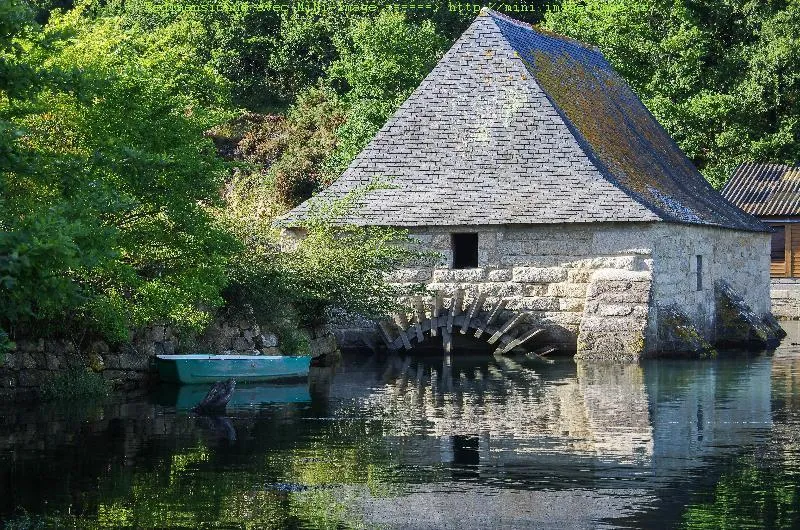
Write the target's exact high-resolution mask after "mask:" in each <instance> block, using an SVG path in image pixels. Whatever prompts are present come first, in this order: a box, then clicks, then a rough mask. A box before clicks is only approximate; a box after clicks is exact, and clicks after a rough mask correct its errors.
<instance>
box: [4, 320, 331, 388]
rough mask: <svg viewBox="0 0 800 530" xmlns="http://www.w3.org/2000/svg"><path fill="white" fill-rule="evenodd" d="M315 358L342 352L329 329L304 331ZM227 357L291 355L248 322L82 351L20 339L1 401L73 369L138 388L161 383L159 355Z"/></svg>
mask: <svg viewBox="0 0 800 530" xmlns="http://www.w3.org/2000/svg"><path fill="white" fill-rule="evenodd" d="M299 333H301V334H302V335H303V336H304V338H305V340H306V341H307V342H308V345H309V351H310V352H311V353H312V355H322V354H330V353H333V352H336V351H338V347H337V344H336V339H335V338H334V336H333V334H332V333H331V332H330V331H329V330H328V329H327V328H325V327H320V328H316V329H310V330H301V331H300V332H299ZM196 352H203V353H207V352H208V353H217V354H227V355H284V354H286V355H291V354H292V353H294V352H284V351H283V350H282V349H281V345H280V342H279V339H278V337H277V336H276V335H275V334H274V333H271V332H269V331H267V330H264V329H261V328H260V327H259V326H258V325H257V324H254V323H252V322H249V321H247V320H235V321H232V320H224V319H218V320H216V321H215V322H213V323H212V324H211V325H210V326H209V328H208V329H207V330H206V332H205V333H204V334H202V335H201V336H199V337H193V338H191V339H190V338H188V337H181V336H180V335H179V333H178V331H177V330H175V329H174V328H171V327H170V326H161V325H155V326H150V327H147V328H145V329H141V330H139V331H137V332H133V333H131V335H130V341H129V342H128V343H125V344H121V345H116V346H115V345H109V344H108V343H106V342H104V341H94V342H91V343H90V344H88V345H86V346H84V347H81V346H79V345H78V344H77V343H76V342H75V341H71V340H64V339H60V340H45V339H38V340H17V341H16V348H15V349H14V350H13V351H11V352H10V353H8V354H6V356H5V360H4V362H3V363H2V364H0V399H3V398H6V399H9V398H14V397H29V396H33V395H35V394H36V392H37V389H38V388H39V387H40V386H41V385H42V384H43V383H44V382H45V381H46V380H47V379H48V378H52V377H54V376H56V375H58V374H59V373H63V372H65V371H67V370H91V371H93V372H96V373H100V374H102V376H103V377H104V378H105V379H106V380H108V381H111V382H112V383H113V384H114V386H115V387H116V388H135V387H139V386H144V385H147V384H150V383H153V382H155V381H157V374H156V372H155V365H154V362H155V356H156V355H172V354H181V353H196Z"/></svg>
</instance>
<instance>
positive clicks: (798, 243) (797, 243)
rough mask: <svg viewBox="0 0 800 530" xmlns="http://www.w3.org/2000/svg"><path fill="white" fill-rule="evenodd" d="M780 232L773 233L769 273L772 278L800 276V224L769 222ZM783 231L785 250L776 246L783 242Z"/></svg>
mask: <svg viewBox="0 0 800 530" xmlns="http://www.w3.org/2000/svg"><path fill="white" fill-rule="evenodd" d="M769 225H770V226H771V227H773V228H776V229H778V232H777V233H775V234H773V235H772V248H771V256H770V257H771V261H770V267H769V275H770V277H771V278H795V277H800V224H796V223H769ZM781 231H782V232H783V238H782V239H783V252H782V253H781V252H780V249H779V248H776V246H777V245H778V244H780V242H781V236H780V232H781Z"/></svg>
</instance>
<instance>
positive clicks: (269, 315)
mask: <svg viewBox="0 0 800 530" xmlns="http://www.w3.org/2000/svg"><path fill="white" fill-rule="evenodd" d="M379 186H382V184H380V183H373V184H371V185H369V186H366V187H364V188H363V189H359V190H356V191H354V192H351V193H350V194H348V195H347V196H345V197H344V198H343V199H339V200H335V201H325V200H321V199H318V200H316V201H315V202H314V205H313V206H312V210H311V215H310V216H309V218H308V219H307V220H306V221H305V222H304V223H303V224H302V225H301V226H299V227H296V228H294V231H293V232H294V233H297V232H298V231H299V232H300V237H298V238H297V239H296V240H295V241H294V242H293V243H287V242H286V241H283V242H281V241H279V238H278V234H276V233H275V231H274V230H272V229H271V228H270V227H269V226H268V225H262V227H261V228H260V229H258V228H256V227H255V226H253V225H248V226H240V227H239V230H240V232H245V231H247V233H248V235H247V236H246V239H247V241H248V251H247V252H246V253H244V254H242V255H240V256H238V257H237V259H235V260H234V261H233V262H232V267H231V279H232V282H231V285H230V286H229V288H228V289H227V290H226V299H227V300H228V301H229V304H230V305H231V306H233V307H242V306H246V307H250V308H252V309H253V311H254V312H255V313H256V315H257V317H258V319H259V320H260V321H261V322H262V323H267V324H270V325H271V327H272V328H273V329H278V331H279V333H280V331H281V329H284V330H286V329H295V328H297V327H298V325H299V326H300V327H313V326H318V325H320V324H321V323H323V322H324V320H325V316H326V312H327V310H328V309H329V308H330V307H337V308H341V309H344V310H346V311H350V312H353V313H358V314H362V315H365V316H380V315H385V314H387V313H389V312H390V311H391V310H392V309H394V308H395V304H396V303H397V297H398V296H401V295H404V294H409V292H407V291H406V290H404V289H401V288H399V287H397V286H393V285H390V284H388V283H387V282H386V281H385V279H384V276H385V274H386V273H388V272H390V271H391V270H393V269H396V268H398V267H400V266H403V265H405V264H406V263H408V262H409V261H412V260H420V259H425V258H426V255H425V254H423V253H421V252H419V251H417V250H415V249H414V248H413V245H412V244H411V243H412V240H411V239H409V236H408V234H407V232H406V231H404V230H398V229H394V228H387V227H360V226H355V225H351V224H347V223H346V222H344V221H346V218H347V214H348V212H349V211H351V209H352V208H353V206H354V204H356V203H357V202H358V200H359V198H361V197H363V196H364V194H366V193H369V192H371V191H373V190H375V189H376V188H377V187H379ZM281 247H282V248H281ZM275 300H281V301H283V302H284V304H281V305H280V306H278V307H276V304H275V303H274V302H275ZM296 339H297V337H295V338H292V337H291V336H286V337H284V340H290V341H294V340H296ZM296 347H298V348H302V344H298V345H297V346H296Z"/></svg>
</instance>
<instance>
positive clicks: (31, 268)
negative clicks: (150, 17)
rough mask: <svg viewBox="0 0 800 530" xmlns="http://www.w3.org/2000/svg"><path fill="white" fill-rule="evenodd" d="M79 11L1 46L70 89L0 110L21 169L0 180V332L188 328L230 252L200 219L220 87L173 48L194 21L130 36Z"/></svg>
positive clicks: (198, 317) (205, 305) (209, 197)
mask: <svg viewBox="0 0 800 530" xmlns="http://www.w3.org/2000/svg"><path fill="white" fill-rule="evenodd" d="M84 8H85V6H82V7H79V8H76V9H75V10H73V11H71V12H69V13H67V14H65V15H58V14H55V15H53V16H52V17H51V19H50V22H49V23H48V25H47V26H46V27H45V28H43V30H42V31H40V32H38V34H36V35H31V36H26V38H17V40H15V41H14V42H16V43H18V46H22V47H24V48H25V52H26V53H25V57H26V59H27V61H28V64H27V66H28V68H29V69H30V70H31V71H42V72H50V73H59V77H61V78H65V79H71V82H70V83H69V84H66V85H65V83H59V82H47V83H44V84H43V85H42V86H41V87H40V88H39V89H38V90H36V91H35V92H34V93H32V94H28V95H27V96H26V97H24V98H21V97H14V95H13V94H11V93H10V92H7V93H6V98H5V99H3V100H2V102H0V118H2V119H4V120H6V122H7V123H10V124H11V125H12V126H13V127H14V128H15V130H16V131H17V132H16V133H15V134H16V136H15V138H14V139H13V141H12V142H11V149H12V150H14V151H15V152H16V153H18V158H19V159H20V160H22V161H23V163H20V164H18V165H17V166H16V167H5V168H3V169H4V171H3V174H2V183H3V187H4V191H5V193H4V195H3V198H4V206H5V207H4V208H3V211H2V212H0V217H1V220H0V222H1V223H2V226H3V232H2V237H0V257H1V259H0V273H2V284H1V285H0V298H2V302H3V303H2V304H0V306H2V310H0V311H1V313H0V321H2V324H0V326H2V327H7V326H13V327H15V328H19V329H23V328H25V327H26V326H27V327H28V328H29V329H30V328H32V326H36V331H37V333H41V332H42V324H43V323H47V322H53V323H54V324H55V326H54V327H56V328H60V327H61V326H63V325H64V323H65V322H73V323H75V322H80V325H81V326H85V325H88V326H89V327H90V328H91V329H93V330H94V331H95V332H100V333H102V334H104V335H105V336H107V337H109V338H112V339H115V340H123V339H125V338H127V334H128V326H130V325H141V324H145V323H148V322H152V321H155V320H167V321H170V322H173V323H176V324H178V325H179V326H186V327H193V328H199V327H201V326H202V325H203V324H204V323H205V322H206V321H207V320H208V318H209V313H208V309H209V308H211V307H213V306H215V305H218V304H219V303H221V302H222V300H221V298H220V296H219V295H220V291H221V289H222V287H223V286H224V284H225V282H226V276H225V270H226V263H227V260H228V256H229V255H230V254H231V253H232V252H234V251H235V249H236V248H238V245H237V243H236V241H235V239H233V238H232V237H231V236H230V235H229V234H227V233H226V232H225V231H224V230H223V229H222V227H220V226H218V223H217V221H216V220H215V218H214V216H213V215H212V214H213V212H212V208H213V207H214V206H215V205H216V204H218V203H219V189H220V187H221V185H222V182H223V179H224V177H225V175H226V166H225V164H224V163H223V162H222V161H221V160H220V159H219V158H218V157H217V156H216V152H215V150H214V147H213V144H212V143H211V141H210V140H209V139H207V138H204V134H203V133H204V131H205V130H207V129H208V128H209V127H210V126H212V125H214V124H216V123H219V122H220V121H223V120H224V119H227V118H228V117H229V114H227V112H226V111H225V108H226V107H227V106H228V104H229V103H228V102H229V90H228V86H227V83H226V82H225V80H224V79H223V78H222V77H220V76H219V75H218V74H217V73H216V72H215V71H214V70H213V69H211V68H209V67H208V66H207V65H205V64H204V62H203V61H202V59H201V58H199V57H198V55H197V53H196V50H195V49H194V48H193V47H192V46H191V45H189V44H187V39H186V35H187V34H191V33H193V32H198V31H202V28H200V27H198V26H197V25H193V24H192V23H191V22H177V23H176V24H174V25H171V26H167V27H165V28H162V29H160V30H158V31H153V32H150V33H144V32H136V31H132V30H125V29H121V28H123V27H124V25H123V24H121V23H120V21H119V20H118V19H116V18H114V17H100V18H97V19H94V20H90V19H89V18H87V17H85V16H84V13H83V12H82V9H84ZM7 329H8V328H7Z"/></svg>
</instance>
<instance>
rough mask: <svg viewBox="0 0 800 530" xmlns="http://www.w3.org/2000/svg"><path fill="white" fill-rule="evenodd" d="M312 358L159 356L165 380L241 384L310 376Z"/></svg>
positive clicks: (183, 382) (161, 373) (159, 366)
mask: <svg viewBox="0 0 800 530" xmlns="http://www.w3.org/2000/svg"><path fill="white" fill-rule="evenodd" d="M310 362H311V357H308V356H303V357H290V356H284V355H277V356H273V355H206V354H192V355H157V356H156V365H157V366H158V375H159V376H160V377H161V380H162V381H167V382H172V383H181V384H188V383H214V382H216V381H222V380H225V379H234V380H236V382H237V383H243V382H251V381H275V380H284V379H297V378H300V377H306V376H308V367H309V363H310Z"/></svg>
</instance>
